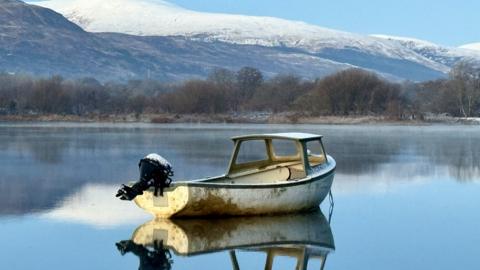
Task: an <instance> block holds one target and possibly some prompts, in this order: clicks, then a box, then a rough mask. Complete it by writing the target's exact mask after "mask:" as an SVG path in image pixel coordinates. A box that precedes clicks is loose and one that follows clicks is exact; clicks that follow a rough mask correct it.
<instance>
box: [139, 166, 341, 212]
mask: <svg viewBox="0 0 480 270" xmlns="http://www.w3.org/2000/svg"><path fill="white" fill-rule="evenodd" d="M333 178H334V168H332V169H331V170H329V171H328V172H325V173H323V174H319V175H317V176H312V177H310V178H307V179H305V180H300V181H291V182H286V183H283V184H275V185H227V184H223V185H222V184H212V183H208V182H197V183H179V184H176V185H174V186H172V187H170V188H168V189H166V190H165V192H164V196H155V195H154V194H153V189H150V190H147V191H145V192H144V194H143V195H141V196H138V197H137V198H136V199H135V203H136V204H137V205H138V206H139V207H141V208H143V209H145V210H146V211H147V212H149V213H151V214H153V215H154V216H155V217H156V218H170V217H199V216H249V215H273V214H283V213H294V212H301V211H308V210H311V209H316V208H318V206H319V205H320V203H321V202H322V201H323V200H324V199H325V197H326V196H327V195H328V193H329V191H330V188H331V186H332V182H333Z"/></svg>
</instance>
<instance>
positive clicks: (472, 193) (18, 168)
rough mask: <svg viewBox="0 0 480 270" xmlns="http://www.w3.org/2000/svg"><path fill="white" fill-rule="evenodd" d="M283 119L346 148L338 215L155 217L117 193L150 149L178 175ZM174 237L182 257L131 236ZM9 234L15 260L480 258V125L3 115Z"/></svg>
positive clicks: (155, 265) (205, 169)
mask: <svg viewBox="0 0 480 270" xmlns="http://www.w3.org/2000/svg"><path fill="white" fill-rule="evenodd" d="M281 131H303V132H311V133H320V134H323V135H324V136H325V140H324V143H325V146H326V150H327V152H328V153H329V154H330V155H332V156H333V157H334V158H335V159H336V160H337V172H336V176H335V180H334V186H333V195H334V200H335V206H334V209H333V212H332V216H331V223H330V225H329V224H328V221H327V219H328V216H329V213H330V211H329V206H330V205H329V202H328V201H324V202H323V203H322V205H321V209H322V212H323V214H322V213H320V212H319V213H312V214H308V215H294V216H288V217H268V218H263V219H262V218H260V219H258V218H256V219H255V218H254V219H246V218H243V219H242V218H240V219H235V220H215V221H198V222H197V223H195V222H191V221H190V222H189V221H183V223H182V222H171V223H168V222H164V223H151V222H150V223H149V221H150V219H151V218H150V216H149V215H148V214H145V213H144V212H143V211H142V210H140V209H139V208H137V207H136V206H134V205H133V203H128V202H124V201H119V200H118V199H116V198H115V196H114V195H115V192H116V190H117V189H118V187H119V186H120V184H121V183H125V182H128V181H129V180H132V179H137V177H138V171H137V170H138V168H137V163H138V160H139V159H140V158H142V157H143V156H144V155H146V154H148V153H151V152H158V153H160V154H161V155H163V156H164V157H166V158H167V159H168V160H169V161H170V162H171V163H172V164H173V166H174V169H175V179H185V178H199V177H203V176H212V175H218V174H222V173H224V171H225V169H226V166H227V163H228V159H229V156H230V151H231V147H232V143H231V141H230V140H229V137H231V136H234V135H241V134H246V133H266V132H281ZM152 228H153V229H152ZM179 228H180V230H179ZM149 232H150V234H149ZM162 235H163V236H162ZM165 235H168V236H170V237H171V236H172V235H176V236H177V238H178V239H180V238H181V237H184V238H182V239H180V240H178V239H177V240H178V241H177V242H178V244H177V245H176V246H172V247H170V253H171V258H169V256H168V254H167V252H166V251H165V250H164V249H161V248H158V249H157V250H156V251H155V250H153V249H152V247H151V246H149V247H148V246H147V247H148V248H149V250H150V251H148V250H147V249H145V247H144V246H142V245H133V244H132V243H133V242H129V241H128V240H131V239H133V238H135V237H137V239H139V238H141V237H142V236H143V237H144V238H145V239H143V240H144V241H146V242H149V241H150V244H153V242H154V241H153V240H156V239H157V238H158V239H163V238H162V237H165ZM0 239H1V240H2V245H1V246H0V268H2V269H117V270H118V269H139V268H141V269H238V268H239V269H266V268H265V264H266V263H267V261H268V260H267V257H268V256H267V254H270V255H272V254H276V255H278V256H275V257H274V260H273V263H272V265H271V266H272V269H295V267H296V266H297V264H298V266H299V267H300V266H301V265H302V263H303V260H304V258H305V257H304V254H307V257H309V258H310V260H309V261H308V265H307V267H306V268H307V269H320V268H321V267H322V265H321V264H322V261H324V260H325V259H326V261H325V262H324V267H325V268H324V269H437V270H438V269H479V267H480V261H479V258H480V245H479V243H480V127H473V126H452V127H446V126H421V127H403V126H309V125H203V124H202V125H200V124H198V125H195V124H194V125H148V124H115V125H114V124H67V123H64V124H62V123H56V124H25V123H22V124H8V123H3V124H0ZM219 239H221V240H222V241H219ZM182 241H183V242H182ZM293 242H295V244H292V243H293ZM182 243H183V244H182ZM279 243H280V244H281V243H283V244H289V245H288V246H285V245H283V246H275V245H277V244H279ZM147 244H148V243H145V245H147ZM186 244H187V245H188V249H187V250H185V245H186ZM248 244H252V245H254V247H255V248H253V249H252V248H248ZM158 246H159V243H158V242H157V247H158ZM236 246H241V247H243V248H239V249H237V250H236V251H235V252H229V251H228V249H231V248H234V247H236ZM164 248H167V247H165V246H164ZM225 249H227V250H225ZM121 251H123V253H124V254H123V255H122V252H121ZM214 251H215V252H214ZM269 252H270V253H269ZM190 253H191V254H190ZM154 255H156V257H155V256H154ZM162 255H163V256H165V257H162ZM187 255H190V256H187ZM293 255H295V256H297V257H295V256H293ZM162 258H163V260H162ZM165 258H166V259H167V260H168V263H166V262H165ZM297 258H299V259H300V260H298V261H297ZM232 259H233V260H232Z"/></svg>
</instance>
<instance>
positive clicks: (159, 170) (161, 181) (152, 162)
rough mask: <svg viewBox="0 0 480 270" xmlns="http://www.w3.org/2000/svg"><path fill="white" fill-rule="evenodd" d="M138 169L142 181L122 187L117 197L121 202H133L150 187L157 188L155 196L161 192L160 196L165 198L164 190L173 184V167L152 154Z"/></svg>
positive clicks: (139, 164) (141, 162)
mask: <svg viewBox="0 0 480 270" xmlns="http://www.w3.org/2000/svg"><path fill="white" fill-rule="evenodd" d="M138 167H139V170H140V180H138V182H136V183H135V184H133V185H132V186H131V187H129V186H126V185H122V188H121V189H119V190H118V192H117V195H116V196H117V197H119V198H120V199H121V200H128V201H131V200H133V199H135V197H137V196H138V195H142V194H143V191H145V190H147V189H149V188H150V187H154V188H155V193H154V194H155V196H158V192H159V191H160V196H163V190H164V189H165V188H166V187H169V186H170V184H171V183H172V179H171V177H172V176H173V169H172V165H170V163H169V162H168V161H167V160H166V159H164V158H163V157H161V156H160V155H158V154H150V155H148V156H146V157H144V158H142V159H141V160H140V163H138Z"/></svg>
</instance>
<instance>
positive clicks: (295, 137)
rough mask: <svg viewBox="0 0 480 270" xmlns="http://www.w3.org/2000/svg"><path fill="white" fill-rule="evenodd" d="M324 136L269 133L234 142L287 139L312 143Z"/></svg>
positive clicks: (246, 137) (297, 133)
mask: <svg viewBox="0 0 480 270" xmlns="http://www.w3.org/2000/svg"><path fill="white" fill-rule="evenodd" d="M322 137H323V136H322V135H317V134H311V133H301V132H287V133H267V134H251V135H243V136H237V137H232V140H234V141H237V140H258V139H286V140H296V141H310V140H315V139H320V138H322Z"/></svg>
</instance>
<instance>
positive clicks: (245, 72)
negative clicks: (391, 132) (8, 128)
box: [0, 62, 480, 123]
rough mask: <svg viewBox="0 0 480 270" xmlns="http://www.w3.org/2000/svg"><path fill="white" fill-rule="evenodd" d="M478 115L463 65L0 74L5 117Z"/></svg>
mask: <svg viewBox="0 0 480 270" xmlns="http://www.w3.org/2000/svg"><path fill="white" fill-rule="evenodd" d="M479 116H480V69H479V68H478V67H476V66H475V65H473V64H471V63H469V62H460V63H458V64H457V65H456V66H455V67H454V68H453V69H452V71H451V72H450V74H449V76H448V78H444V79H438V80H433V81H426V82H401V83H396V82H391V81H388V80H386V79H383V78H381V77H379V76H378V75H376V74H375V73H372V72H368V71H365V70H361V69H348V70H343V71H339V72H337V73H335V74H332V75H329V76H326V77H323V78H319V79H316V80H304V79H302V78H300V77H298V76H295V75H291V74H289V75H277V76H274V77H271V78H266V77H265V76H264V74H262V73H261V72H260V71H259V70H258V69H255V68H251V67H244V68H242V69H240V70H238V71H230V70H227V69H215V70H214V71H212V72H211V74H210V75H209V76H208V78H206V79H190V80H186V81H183V82H177V83H165V82H160V81H156V80H147V79H145V80H130V81H127V82H99V81H97V80H95V79H94V78H82V79H63V78H62V77H59V76H52V77H48V78H37V77H33V76H29V75H19V74H8V73H0V119H3V120H9V121H21V120H32V121H34V120H40V121H129V122H130V121H131V122H134V121H144V122H156V123H170V122H251V123H256V122H258V123H264V122H270V123H275V122H278V123H297V122H302V123H336V122H338V123H356V122H378V121H410V122H411V121H414V122H423V121H444V120H446V121H452V120H454V119H470V118H475V117H479Z"/></svg>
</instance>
